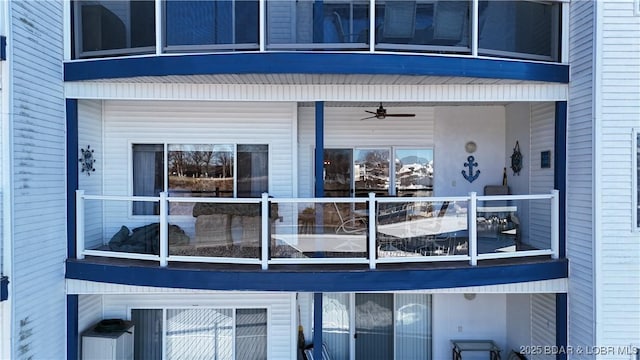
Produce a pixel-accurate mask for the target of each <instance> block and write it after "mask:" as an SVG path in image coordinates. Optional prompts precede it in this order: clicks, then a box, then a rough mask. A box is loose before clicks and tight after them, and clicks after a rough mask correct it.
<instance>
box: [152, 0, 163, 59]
mask: <svg viewBox="0 0 640 360" xmlns="http://www.w3.org/2000/svg"><path fill="white" fill-rule="evenodd" d="M154 12H155V19H156V28H155V32H156V55H162V40H163V31H162V28H163V27H164V19H163V18H164V17H163V16H162V1H160V0H156V2H155V10H154Z"/></svg>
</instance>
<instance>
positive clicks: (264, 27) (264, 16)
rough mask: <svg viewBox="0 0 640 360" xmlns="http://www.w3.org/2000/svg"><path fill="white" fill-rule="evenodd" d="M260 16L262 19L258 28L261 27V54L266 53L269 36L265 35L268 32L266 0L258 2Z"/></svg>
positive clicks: (259, 34)
mask: <svg viewBox="0 0 640 360" xmlns="http://www.w3.org/2000/svg"><path fill="white" fill-rule="evenodd" d="M258 16H259V18H260V20H258V26H259V30H258V37H259V39H258V42H259V45H258V46H259V47H260V52H264V51H265V50H266V48H267V46H266V44H265V42H266V39H267V36H266V34H265V32H266V30H267V11H266V0H260V1H258Z"/></svg>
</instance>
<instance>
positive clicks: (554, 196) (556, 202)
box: [551, 190, 560, 259]
mask: <svg viewBox="0 0 640 360" xmlns="http://www.w3.org/2000/svg"><path fill="white" fill-rule="evenodd" d="M551 251H552V252H553V254H552V255H551V257H552V258H553V259H557V258H559V257H560V191H558V190H551Z"/></svg>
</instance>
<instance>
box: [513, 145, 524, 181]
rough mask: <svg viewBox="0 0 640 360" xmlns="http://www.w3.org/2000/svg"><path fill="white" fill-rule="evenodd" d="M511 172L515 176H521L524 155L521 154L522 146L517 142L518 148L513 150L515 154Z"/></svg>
mask: <svg viewBox="0 0 640 360" xmlns="http://www.w3.org/2000/svg"><path fill="white" fill-rule="evenodd" d="M511 170H513V175H518V176H519V175H520V170H522V153H521V152H520V144H519V143H518V141H517V140H516V146H515V147H514V148H513V154H511Z"/></svg>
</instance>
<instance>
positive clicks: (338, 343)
mask: <svg viewBox="0 0 640 360" xmlns="http://www.w3.org/2000/svg"><path fill="white" fill-rule="evenodd" d="M349 326H350V325H349V294H345V293H324V294H322V339H323V341H324V342H325V343H326V344H327V350H328V351H329V353H330V354H329V355H331V357H332V358H333V359H348V358H349Z"/></svg>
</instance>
